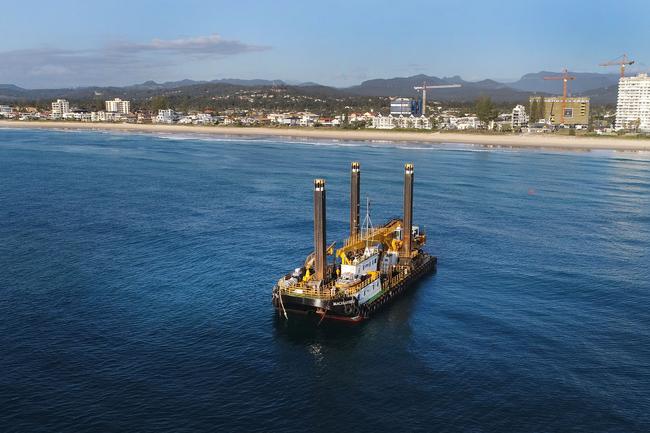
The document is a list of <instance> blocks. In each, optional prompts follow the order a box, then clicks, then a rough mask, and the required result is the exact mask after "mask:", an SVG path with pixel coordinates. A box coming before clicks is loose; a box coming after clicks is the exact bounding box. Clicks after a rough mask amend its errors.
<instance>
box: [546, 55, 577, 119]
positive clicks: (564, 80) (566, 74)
mask: <svg viewBox="0 0 650 433" xmlns="http://www.w3.org/2000/svg"><path fill="white" fill-rule="evenodd" d="M544 79H545V80H562V113H560V123H564V113H565V111H566V98H567V87H568V83H569V81H573V80H575V79H576V77H573V76H571V75H569V71H568V70H567V69H566V68H564V70H563V71H562V75H556V76H554V77H544Z"/></svg>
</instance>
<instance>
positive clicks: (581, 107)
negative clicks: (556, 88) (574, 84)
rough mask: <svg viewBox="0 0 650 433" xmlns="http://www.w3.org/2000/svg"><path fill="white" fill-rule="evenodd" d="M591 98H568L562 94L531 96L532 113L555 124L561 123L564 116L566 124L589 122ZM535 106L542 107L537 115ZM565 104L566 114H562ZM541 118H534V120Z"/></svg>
mask: <svg viewBox="0 0 650 433" xmlns="http://www.w3.org/2000/svg"><path fill="white" fill-rule="evenodd" d="M589 105H590V104H589V98H587V97H568V98H566V100H564V98H562V96H547V97H541V96H531V97H530V107H531V110H530V113H531V114H530V115H531V117H532V116H535V117H538V116H539V115H541V116H542V117H541V118H542V119H546V121H549V122H551V124H553V125H560V124H561V123H563V122H562V118H563V117H564V125H567V126H576V125H583V126H586V125H588V124H589ZM535 106H538V107H540V109H539V111H538V113H537V115H536V114H535V111H537V110H535V109H534V108H535ZM563 106H564V116H562V107H563ZM537 120H539V119H535V118H532V119H531V121H532V122H537Z"/></svg>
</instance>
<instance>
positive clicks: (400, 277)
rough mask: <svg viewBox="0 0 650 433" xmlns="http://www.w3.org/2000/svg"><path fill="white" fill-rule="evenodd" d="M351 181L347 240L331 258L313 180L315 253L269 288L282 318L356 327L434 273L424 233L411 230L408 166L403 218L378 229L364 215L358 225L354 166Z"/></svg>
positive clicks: (320, 189)
mask: <svg viewBox="0 0 650 433" xmlns="http://www.w3.org/2000/svg"><path fill="white" fill-rule="evenodd" d="M350 180H351V182H350V236H349V237H348V238H347V239H346V240H345V241H344V243H343V246H342V247H341V248H339V249H337V250H336V253H335V254H334V251H335V250H334V246H335V244H331V245H330V246H328V245H327V243H326V221H325V180H323V179H316V180H314V252H313V253H312V254H310V255H309V256H308V257H307V259H306V260H305V263H304V265H303V266H301V267H299V268H296V269H295V270H294V271H293V272H290V273H288V274H287V275H285V276H284V277H282V278H280V280H279V281H278V282H277V284H276V285H275V287H274V288H273V305H274V306H275V308H276V309H277V310H278V312H279V313H280V315H282V316H283V317H285V318H288V317H289V315H290V314H302V315H307V316H313V317H314V318H315V319H317V320H319V322H320V321H323V320H328V321H342V322H349V323H358V322H361V321H363V320H364V319H367V318H368V317H370V316H371V315H372V313H374V312H375V311H377V310H378V309H379V308H381V307H383V306H384V305H386V304H387V303H389V302H390V301H392V300H393V299H394V298H395V297H396V296H398V295H400V294H401V293H403V292H404V291H405V290H406V289H408V288H409V287H410V286H412V285H413V284H414V283H415V282H416V281H418V280H419V279H420V278H422V277H423V276H424V275H426V274H429V273H431V272H435V271H436V265H437V258H436V257H435V256H432V255H430V254H428V253H427V252H425V251H424V250H423V249H422V248H423V247H424V245H425V242H426V234H425V233H424V232H423V231H422V230H420V228H419V227H418V226H414V225H413V164H405V165H404V215H403V218H402V219H393V220H391V221H388V222H387V223H386V224H384V225H383V226H381V227H376V228H375V227H372V223H371V222H370V213H369V210H367V211H366V219H365V221H364V222H363V223H360V221H359V208H360V203H359V198H360V185H361V167H360V164H359V163H358V162H353V163H352V169H351V179H350ZM328 256H334V259H333V260H331V263H328V260H327V257H328Z"/></svg>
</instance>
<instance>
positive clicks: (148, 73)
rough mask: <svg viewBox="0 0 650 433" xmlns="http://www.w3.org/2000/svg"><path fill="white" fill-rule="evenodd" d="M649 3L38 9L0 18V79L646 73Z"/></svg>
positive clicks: (115, 81) (61, 81) (140, 0)
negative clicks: (628, 67) (618, 69)
mask: <svg viewBox="0 0 650 433" xmlns="http://www.w3.org/2000/svg"><path fill="white" fill-rule="evenodd" d="M648 16H650V2H649V1H647V0H643V1H642V0H618V1H616V2H613V1H604V0H591V1H586V0H574V1H570V2H566V3H565V2H562V1H556V0H545V1H527V0H519V1H509V0H505V1H498V0H493V1H478V0H466V1H457V2H454V1H445V2H443V1H437V0H434V1H420V0H412V1H408V2H399V1H396V0H392V1H382V0H375V1H361V0H359V1H353V0H348V1H338V0H334V1H328V2H304V1H302V2H300V1H295V2H291V1H283V0H275V1H257V2H256V1H248V0H240V1H237V2H233V1H214V0H213V1H209V0H202V1H181V0H176V1H166V0H158V1H144V0H130V1H123V0H112V1H110V2H92V1H88V0H85V1H76V0H70V1H65V0H62V1H58V2H53V1H37V0H30V1H28V2H18V1H15V2H3V4H2V7H1V8H0V29H2V33H3V34H4V35H5V36H4V37H3V38H0V83H13V84H18V85H21V86H25V87H58V86H82V85H93V84H97V85H124V84H133V83H137V82H142V81H146V80H150V79H152V80H156V81H168V80H179V79H184V78H190V79H196V80H199V79H215V78H266V79H282V80H289V81H316V82H319V83H322V84H328V85H336V86H347V85H353V84H357V83H359V82H360V81H363V80H366V79H370V78H382V77H394V76H408V75H414V74H419V73H425V74H428V75H436V76H450V75H457V74H458V75H461V76H462V77H463V78H465V79H470V80H478V79H483V78H494V79H516V78H518V77H519V76H521V75H522V74H524V73H527V72H536V71H540V70H552V71H559V70H561V69H562V68H563V67H565V66H567V67H568V68H569V69H570V70H572V71H579V72H589V71H594V72H596V71H597V72H604V71H607V70H609V71H611V72H615V68H611V69H605V68H602V67H599V66H598V63H600V62H603V61H606V60H608V59H612V58H615V57H617V56H618V55H620V54H622V53H623V52H627V53H629V54H630V55H631V57H633V58H634V59H636V60H637V61H639V65H638V66H637V70H646V69H648V66H647V64H650V44H648V41H649V40H650V26H648V25H647V17H648Z"/></svg>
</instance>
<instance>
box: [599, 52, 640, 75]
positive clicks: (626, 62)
mask: <svg viewBox="0 0 650 433" xmlns="http://www.w3.org/2000/svg"><path fill="white" fill-rule="evenodd" d="M633 64H634V60H630V59H629V58H628V57H627V54H623V55H622V56H618V57H617V58H615V59H614V60H610V61H609V62H605V63H601V64H600V66H615V65H618V66H620V68H621V78H623V77H625V68H626V67H628V66H630V65H633Z"/></svg>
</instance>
